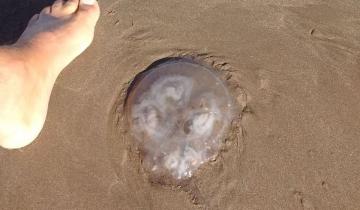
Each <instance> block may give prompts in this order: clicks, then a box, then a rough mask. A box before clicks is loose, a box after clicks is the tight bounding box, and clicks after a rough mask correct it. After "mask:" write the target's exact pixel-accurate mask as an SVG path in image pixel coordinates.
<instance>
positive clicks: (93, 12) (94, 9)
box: [78, 0, 100, 24]
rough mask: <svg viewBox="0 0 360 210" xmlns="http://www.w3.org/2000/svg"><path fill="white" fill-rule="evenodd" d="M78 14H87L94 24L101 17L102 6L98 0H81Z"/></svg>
mask: <svg viewBox="0 0 360 210" xmlns="http://www.w3.org/2000/svg"><path fill="white" fill-rule="evenodd" d="M78 14H79V15H80V16H86V17H87V19H88V20H90V21H91V22H93V23H94V24H95V23H96V21H97V20H98V19H99V16H100V8H99V4H98V2H97V1H96V0H80V3H79V10H78Z"/></svg>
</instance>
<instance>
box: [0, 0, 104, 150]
mask: <svg viewBox="0 0 360 210" xmlns="http://www.w3.org/2000/svg"><path fill="white" fill-rule="evenodd" d="M99 15H100V9H99V5H98V3H97V2H96V1H95V0H68V1H62V0H57V1H55V2H54V3H53V5H51V6H49V7H45V8H44V9H43V10H42V11H41V12H40V14H36V15H34V16H33V17H32V18H31V20H30V21H29V23H28V26H27V28H26V29H25V31H24V32H23V34H22V35H21V37H20V38H19V40H18V41H17V42H16V43H15V44H13V45H10V46H3V47H0V146H2V147H4V148H7V149H17V148H22V147H24V146H26V145H28V144H30V143H31V142H33V141H34V140H35V139H36V137H37V136H38V135H39V133H40V131H41V129H42V127H43V125H44V122H45V118H46V114H47V109H48V103H49V99H50V94H51V91H52V88H53V86H54V83H55V80H56V78H57V77H58V75H59V74H60V73H61V71H62V70H63V69H64V68H65V67H66V66H67V65H68V64H69V63H70V62H71V61H73V60H74V59H75V58H76V57H77V56H79V55H80V54H81V53H82V52H83V51H84V50H85V49H86V48H88V47H89V46H90V44H91V42H92V40H93V37H94V30H95V25H96V22H97V21H98V18H99Z"/></svg>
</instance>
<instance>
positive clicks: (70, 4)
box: [51, 0, 79, 17]
mask: <svg viewBox="0 0 360 210" xmlns="http://www.w3.org/2000/svg"><path fill="white" fill-rule="evenodd" d="M78 6H79V0H67V1H63V0H56V1H55V2H54V4H53V5H52V6H51V15H53V16H55V17H64V16H67V15H71V14H73V13H74V12H75V11H76V10H77V8H78Z"/></svg>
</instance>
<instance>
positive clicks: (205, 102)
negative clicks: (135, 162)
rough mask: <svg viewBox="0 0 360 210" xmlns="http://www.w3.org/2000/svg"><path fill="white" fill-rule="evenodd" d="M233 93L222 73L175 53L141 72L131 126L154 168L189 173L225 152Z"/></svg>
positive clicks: (129, 112) (179, 175)
mask: <svg viewBox="0 0 360 210" xmlns="http://www.w3.org/2000/svg"><path fill="white" fill-rule="evenodd" d="M233 106H234V104H233V99H232V97H231V96H230V93H229V91H228V89H227V87H226V85H225V83H224V81H223V80H222V79H221V78H220V77H219V75H218V73H217V72H216V71H215V70H213V69H211V68H209V67H207V66H203V65H200V64H198V63H196V62H194V61H192V60H188V59H171V60H168V61H166V62H163V63H161V64H158V65H156V66H154V67H152V68H150V69H148V70H147V71H145V72H143V73H141V76H140V79H137V80H135V81H134V83H133V85H132V88H131V89H130V90H129V92H128V98H127V101H126V116H127V119H128V123H129V127H130V132H131V134H132V136H133V137H134V139H135V140H136V142H137V143H138V144H139V148H140V150H141V153H142V155H143V165H144V166H145V168H146V169H147V170H148V171H150V172H151V173H155V174H162V175H163V174H166V175H170V176H171V177H173V178H175V179H186V178H189V177H191V176H192V175H193V173H194V171H195V170H196V169H198V168H199V166H200V165H202V164H203V163H205V162H207V161H209V160H211V159H213V158H214V157H216V155H217V154H218V152H219V149H220V146H221V142H222V140H223V138H224V136H225V134H226V131H227V129H228V128H229V125H230V123H231V120H232V119H233Z"/></svg>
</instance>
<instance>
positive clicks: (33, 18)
mask: <svg viewBox="0 0 360 210" xmlns="http://www.w3.org/2000/svg"><path fill="white" fill-rule="evenodd" d="M38 19H39V14H36V15H34V16H32V18H31V19H30V20H29V25H31V24H33V23H35V22H36V21H37V20H38Z"/></svg>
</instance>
